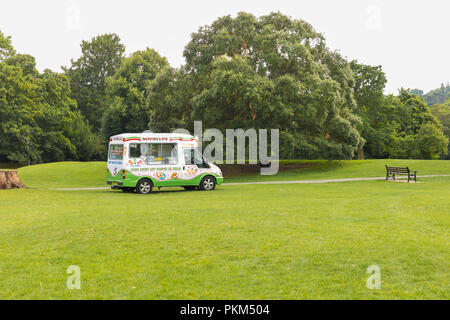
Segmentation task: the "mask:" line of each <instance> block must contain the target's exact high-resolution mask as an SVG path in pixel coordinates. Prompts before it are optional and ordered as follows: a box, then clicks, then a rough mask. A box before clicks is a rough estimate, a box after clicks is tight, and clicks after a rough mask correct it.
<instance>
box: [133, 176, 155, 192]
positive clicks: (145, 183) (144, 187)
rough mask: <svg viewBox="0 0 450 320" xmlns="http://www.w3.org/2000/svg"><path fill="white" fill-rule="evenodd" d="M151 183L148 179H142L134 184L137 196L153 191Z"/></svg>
mask: <svg viewBox="0 0 450 320" xmlns="http://www.w3.org/2000/svg"><path fill="white" fill-rule="evenodd" d="M153 186H154V184H153V181H152V179H150V178H142V179H140V180H139V181H138V183H137V184H136V192H137V193H139V194H149V193H151V192H152V190H153Z"/></svg>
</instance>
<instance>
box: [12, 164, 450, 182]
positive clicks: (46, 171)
mask: <svg viewBox="0 0 450 320" xmlns="http://www.w3.org/2000/svg"><path fill="white" fill-rule="evenodd" d="M289 162H293V161H289ZM297 162H298V161H297ZM306 162H311V161H306ZM385 164H387V165H390V166H409V167H410V168H411V169H412V170H417V171H418V174H419V175H426V174H450V161H443V160H364V161H357V160H352V161H323V160H321V161H317V165H316V166H315V167H313V168H308V169H299V170H289V171H283V172H279V173H278V174H277V175H274V176H260V175H245V176H242V177H232V178H227V177H225V182H241V181H282V180H312V179H339V178H363V177H382V176H384V175H385V174H386V173H385V168H384V165H385ZM19 176H20V178H21V179H22V181H23V182H24V183H25V184H26V185H27V186H29V187H33V188H64V187H67V188H69V187H105V186H106V184H105V179H106V164H105V163H104V162H58V163H49V164H42V165H35V166H30V167H24V168H20V169H19Z"/></svg>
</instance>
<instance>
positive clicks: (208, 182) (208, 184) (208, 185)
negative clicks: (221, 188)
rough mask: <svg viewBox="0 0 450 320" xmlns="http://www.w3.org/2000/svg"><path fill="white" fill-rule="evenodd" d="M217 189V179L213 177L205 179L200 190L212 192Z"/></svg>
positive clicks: (201, 182)
mask: <svg viewBox="0 0 450 320" xmlns="http://www.w3.org/2000/svg"><path fill="white" fill-rule="evenodd" d="M215 188H216V179H215V178H214V177H212V176H206V177H203V179H202V181H200V185H199V189H200V190H205V191H211V190H214V189H215Z"/></svg>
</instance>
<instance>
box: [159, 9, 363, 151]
mask: <svg viewBox="0 0 450 320" xmlns="http://www.w3.org/2000/svg"><path fill="white" fill-rule="evenodd" d="M184 56H185V58H186V72H187V73H188V75H189V79H190V81H192V82H193V83H192V84H191V85H180V86H177V85H175V84H174V81H175V80H173V79H172V80H169V79H168V78H167V77H166V81H168V83H170V84H171V85H172V86H173V87H174V88H188V89H190V90H191V92H189V93H186V94H184V95H183V96H184V97H185V98H189V100H188V101H189V102H188V104H189V106H188V107H187V109H188V110H191V112H190V117H191V119H190V122H191V123H192V121H193V120H203V122H204V128H207V127H214V128H219V129H225V128H244V129H247V128H268V129H270V128H277V129H280V135H281V153H282V156H283V157H296V158H319V157H320V158H326V159H342V158H346V159H348V158H352V157H353V156H354V154H355V151H356V150H357V148H358V147H359V146H361V145H362V144H363V143H364V141H363V139H362V138H361V136H360V135H359V132H358V130H357V125H358V124H359V118H358V117H357V116H355V115H354V114H353V113H352V111H353V110H354V109H356V103H355V100H354V98H353V92H352V87H353V81H354V79H353V74H352V71H351V69H350V67H349V65H348V63H347V62H346V61H345V59H343V58H342V57H341V56H340V55H339V54H338V53H337V52H333V51H330V50H329V49H328V48H327V47H326V45H325V40H324V38H323V36H322V35H321V34H320V33H318V32H316V31H315V30H314V29H313V28H312V27H311V25H309V24H308V23H306V22H304V21H302V20H293V19H291V18H289V17H287V16H284V15H282V14H280V13H272V14H270V15H267V16H262V17H260V18H256V17H254V16H253V15H251V14H247V13H242V12H241V13H239V14H238V15H237V17H236V18H232V17H231V16H225V17H222V18H219V19H217V20H216V21H214V22H213V23H212V25H210V26H205V27H202V28H200V29H199V30H198V32H196V33H194V34H193V35H192V39H191V41H190V42H189V43H188V45H187V46H186V48H185V51H184ZM169 76H170V75H169ZM186 78H187V77H186V76H184V77H183V79H186ZM183 81H184V80H183ZM170 95H171V96H173V95H174V94H173V93H170ZM151 96H153V97H154V98H155V99H154V100H153V103H154V104H156V105H161V104H162V103H161V101H164V100H166V101H167V100H168V98H167V96H161V95H158V94H152V95H151ZM180 96H181V95H177V97H180ZM184 101H186V99H184ZM167 113H169V112H167ZM168 116H170V117H172V118H173V119H175V118H178V117H179V116H180V115H179V114H178V113H172V114H171V115H170V114H168ZM183 117H184V116H183ZM152 119H153V120H155V119H156V117H153V118H152ZM166 123H168V124H171V123H177V122H176V121H167V120H166ZM154 124H155V123H154V122H151V126H153V125H154ZM170 129H172V128H165V130H170Z"/></svg>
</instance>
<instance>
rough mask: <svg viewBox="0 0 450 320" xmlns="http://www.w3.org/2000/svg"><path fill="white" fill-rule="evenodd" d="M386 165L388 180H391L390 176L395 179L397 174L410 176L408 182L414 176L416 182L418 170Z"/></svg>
mask: <svg viewBox="0 0 450 320" xmlns="http://www.w3.org/2000/svg"><path fill="white" fill-rule="evenodd" d="M385 167H386V181H387V180H389V177H392V179H393V180H394V181H395V176H396V175H397V176H408V182H409V180H412V178H414V182H416V173H417V171H411V170H409V168H408V167H388V166H385Z"/></svg>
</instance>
